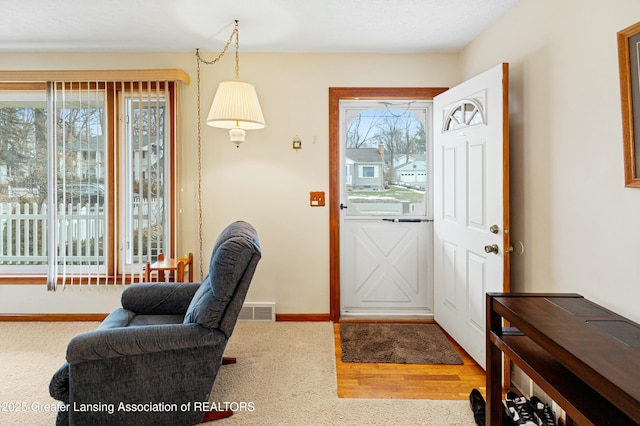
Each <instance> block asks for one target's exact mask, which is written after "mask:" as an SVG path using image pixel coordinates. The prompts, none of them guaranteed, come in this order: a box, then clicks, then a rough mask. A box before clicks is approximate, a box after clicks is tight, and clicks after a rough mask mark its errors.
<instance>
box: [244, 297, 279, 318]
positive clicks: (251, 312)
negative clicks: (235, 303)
mask: <svg viewBox="0 0 640 426" xmlns="http://www.w3.org/2000/svg"><path fill="white" fill-rule="evenodd" d="M238 320H241V321H275V320H276V304H275V303H271V302H260V303H245V304H244V305H242V308H241V309H240V314H239V315H238Z"/></svg>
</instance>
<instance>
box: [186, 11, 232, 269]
mask: <svg viewBox="0 0 640 426" xmlns="http://www.w3.org/2000/svg"><path fill="white" fill-rule="evenodd" d="M234 37H235V39H236V43H235V48H236V80H238V77H239V75H240V68H239V65H238V63H239V57H238V20H237V19H236V21H235V26H234V28H233V31H232V32H231V35H230V36H229V40H227V44H225V46H224V49H223V50H222V52H220V54H219V55H218V56H217V57H216V58H214V59H213V60H211V61H207V60H205V59H202V57H201V56H200V49H196V80H197V82H198V84H197V92H198V93H197V98H196V105H197V110H198V114H197V121H198V183H197V188H196V204H197V206H198V244H199V250H198V253H199V261H198V263H199V265H200V281H202V279H203V278H204V274H203V266H202V260H203V257H202V115H201V111H202V109H201V107H200V63H201V62H202V63H203V64H206V65H213V64H215V63H216V62H218V61H219V60H220V59H222V57H223V56H224V54H225V53H227V50H228V49H229V46H230V45H231V42H232V41H233V38H234Z"/></svg>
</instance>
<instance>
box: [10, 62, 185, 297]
mask: <svg viewBox="0 0 640 426" xmlns="http://www.w3.org/2000/svg"><path fill="white" fill-rule="evenodd" d="M52 74H53V75H54V76H55V77H61V78H60V79H59V81H57V80H55V79H51V80H49V82H48V83H46V105H42V106H41V107H30V108H31V109H29V111H31V110H33V111H44V115H45V116H46V130H42V131H38V130H31V134H32V136H31V137H30V138H29V137H27V138H26V139H25V140H27V139H28V141H27V145H28V146H31V147H32V148H28V149H27V150H26V151H33V152H35V151H41V150H42V147H44V145H45V143H42V145H41V144H40V142H38V140H39V139H42V137H40V138H39V137H38V134H42V133H46V148H45V150H46V157H44V156H42V155H35V154H33V155H32V158H33V159H34V160H33V161H34V162H35V161H36V160H35V159H37V158H41V159H44V160H45V161H43V163H44V162H46V165H44V164H43V165H42V168H43V169H44V170H46V172H47V173H46V175H47V176H46V178H45V179H46V185H45V186H44V187H42V188H43V189H44V190H45V191H46V196H45V200H46V203H45V204H44V206H43V207H42V209H41V210H39V211H38V214H39V215H38V216H37V217H38V219H36V216H34V217H33V218H27V219H28V220H25V222H24V223H35V221H36V220H38V221H40V222H45V224H44V225H39V226H38V228H37V229H38V230H40V229H42V230H43V231H42V232H35V226H34V231H33V232H31V234H33V235H34V237H33V238H37V239H38V241H37V242H35V241H33V242H31V244H32V245H33V246H34V247H35V246H36V245H37V246H41V247H43V249H42V251H43V252H45V251H46V253H42V254H44V255H45V256H44V258H46V269H47V288H48V289H49V290H55V289H56V288H58V286H59V285H62V286H63V287H64V286H66V285H89V286H94V285H106V284H127V283H130V282H135V281H139V280H141V279H142V277H143V276H144V269H143V268H144V265H145V264H146V262H147V261H150V262H153V261H155V260H156V259H157V257H158V255H159V254H160V253H164V254H165V255H167V254H168V255H174V254H175V253H176V252H177V249H176V244H177V243H176V238H175V224H174V221H175V214H176V211H175V206H176V202H175V200H174V197H175V188H174V187H175V176H176V170H175V167H176V161H175V158H174V156H175V153H174V147H175V141H176V127H177V126H176V121H177V118H176V117H177V112H176V109H177V108H176V105H177V99H178V85H179V83H180V82H185V83H188V81H189V79H188V76H187V75H186V74H184V72H182V71H180V70H131V71H128V70H124V71H118V70H110V71H88V72H85V71H69V72H65V71H51V72H48V71H0V83H2V82H9V84H11V83H10V82H13V81H19V82H24V81H32V82H36V81H43V78H44V77H47V76H50V75H52ZM78 75H86V76H88V77H91V79H89V80H85V79H82V78H76V76H78ZM103 75H106V76H108V78H106V79H103V78H95V79H94V78H93V77H96V76H98V77H101V76H103ZM131 75H133V76H144V77H147V78H145V79H130V78H127V77H128V76H131ZM25 111H27V110H26V109H25ZM43 121H44V120H43ZM36 127H37V125H36V126H33V128H34V129H35V128H36ZM34 134H35V136H33V135H34ZM29 167H30V168H31V169H32V170H35V169H36V168H37V167H40V166H37V167H36V166H34V165H30V166H29ZM24 169H25V176H26V177H28V174H29V172H28V171H26V170H27V167H26V166H25V167H24ZM25 212H26V213H28V209H25V210H24V212H23V213H25ZM34 212H35V210H34ZM43 213H44V216H41V215H42V214H43ZM14 216H15V214H14ZM22 216H24V214H22V215H21V217H22ZM40 217H45V218H46V220H45V219H39V218H40ZM29 220H31V222H30V221H29ZM25 226H28V225H21V227H16V229H18V230H20V229H23V228H24V229H27V230H28V228H25ZM25 244H26V242H25ZM45 247H46V250H45ZM33 252H34V253H35V250H33ZM16 253H17V252H16ZM36 254H37V253H36ZM40 256H42V255H40ZM27 257H28V259H27ZM37 258H38V256H27V255H26V254H25V255H24V256H22V257H21V256H20V255H18V257H17V260H16V261H10V262H8V263H4V262H3V264H5V265H9V266H8V267H10V268H14V269H13V270H15V271H19V270H20V268H24V267H25V266H24V265H30V266H29V267H30V268H33V267H34V266H33V265H36V267H37V264H38V260H37Z"/></svg>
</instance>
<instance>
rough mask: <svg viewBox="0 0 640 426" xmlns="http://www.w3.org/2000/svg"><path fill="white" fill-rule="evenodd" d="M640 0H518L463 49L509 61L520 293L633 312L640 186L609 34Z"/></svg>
mask: <svg viewBox="0 0 640 426" xmlns="http://www.w3.org/2000/svg"><path fill="white" fill-rule="evenodd" d="M637 21H640V2H638V1H637V0H613V1H609V2H603V1H600V0H563V1H557V0H521V1H520V2H519V3H518V4H517V5H516V6H515V7H514V9H512V10H511V11H510V12H508V13H507V14H506V15H505V16H504V18H503V19H501V20H500V21H499V22H498V23H497V24H496V25H494V26H493V27H492V28H491V29H490V30H489V31H487V32H486V33H485V34H483V35H482V36H481V37H480V38H478V39H477V40H476V41H475V42H474V43H472V44H471V45H470V46H468V47H467V48H466V49H465V50H464V52H462V54H461V65H462V71H463V76H464V77H465V78H467V77H470V76H473V75H475V74H477V73H479V72H481V71H483V70H485V69H488V68H490V67H491V66H493V65H495V64H496V63H498V62H509V63H510V70H511V79H510V82H511V96H510V102H511V127H510V128H511V159H510V160H511V217H512V238H513V239H515V240H521V241H522V242H523V243H524V245H525V250H526V251H525V254H524V255H523V256H513V263H512V272H513V276H512V283H513V288H514V290H516V291H530V292H531V291H534V292H545V291H553V292H577V293H580V294H582V295H584V296H585V297H587V298H589V299H591V300H594V301H595V302H596V303H600V304H601V305H604V306H605V307H607V308H610V309H613V310H614V311H617V312H619V313H621V314H623V315H625V316H627V317H630V318H632V319H634V320H635V321H640V311H639V310H638V301H639V300H640V262H639V261H638V260H639V259H640V220H639V219H640V214H639V212H640V189H632V188H625V187H624V175H623V153H622V122H621V112H620V111H621V109H620V87H619V73H618V56H617V42H616V33H617V32H618V31H620V30H622V29H624V28H626V27H628V26H630V25H632V24H634V23H636V22H637Z"/></svg>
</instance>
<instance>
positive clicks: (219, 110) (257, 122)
mask: <svg viewBox="0 0 640 426" xmlns="http://www.w3.org/2000/svg"><path fill="white" fill-rule="evenodd" d="M207 124H208V125H209V126H213V127H220V128H222V129H231V130H230V131H229V135H230V136H231V141H232V142H234V143H236V144H239V143H240V142H242V141H244V130H257V129H262V128H264V126H265V122H264V116H263V115H262V109H261V108H260V102H259V101H258V95H257V93H256V89H255V88H254V87H253V85H252V84H250V83H246V82H244V81H238V80H233V81H223V82H221V83H220V84H219V85H218V90H217V91H216V95H215V97H214V98H213V103H212V104H211V109H210V110H209V115H208V116H207Z"/></svg>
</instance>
